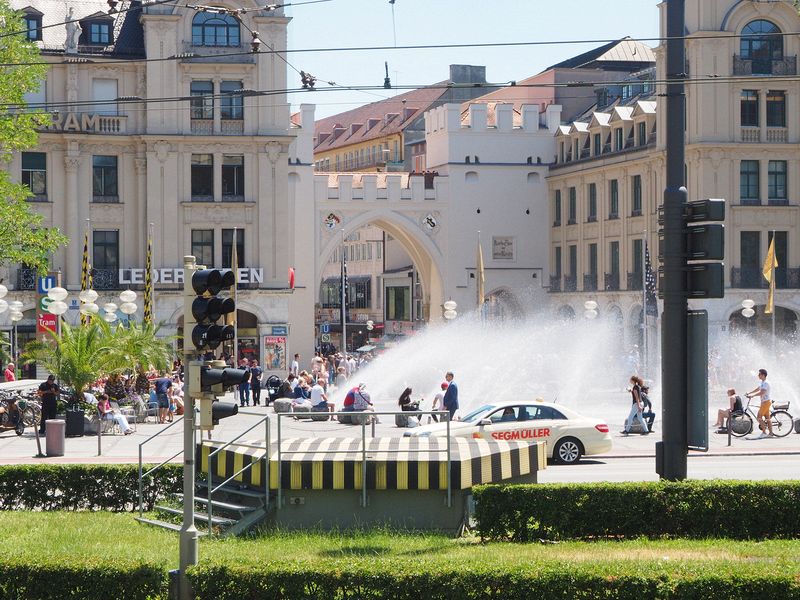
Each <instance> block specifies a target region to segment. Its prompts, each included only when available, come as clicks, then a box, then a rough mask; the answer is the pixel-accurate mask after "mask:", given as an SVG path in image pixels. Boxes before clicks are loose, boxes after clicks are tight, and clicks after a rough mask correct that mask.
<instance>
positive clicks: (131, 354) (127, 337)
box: [114, 322, 175, 371]
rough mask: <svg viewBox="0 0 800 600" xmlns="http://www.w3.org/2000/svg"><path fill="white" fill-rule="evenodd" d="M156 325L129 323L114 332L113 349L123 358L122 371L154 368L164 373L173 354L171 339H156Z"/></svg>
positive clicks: (170, 363) (157, 327)
mask: <svg viewBox="0 0 800 600" xmlns="http://www.w3.org/2000/svg"><path fill="white" fill-rule="evenodd" d="M158 330H159V326H158V325H153V324H152V323H136V322H131V323H130V324H129V325H128V327H122V326H121V325H120V326H118V327H117V328H116V330H115V331H114V347H115V350H116V352H119V353H120V354H121V355H122V356H124V358H125V367H124V370H126V371H127V370H134V369H138V368H139V367H142V368H144V369H147V368H149V367H154V368H156V369H157V370H159V371H164V370H166V369H168V368H169V367H171V366H172V358H173V356H174V354H175V352H174V350H173V349H172V339H173V338H171V337H158Z"/></svg>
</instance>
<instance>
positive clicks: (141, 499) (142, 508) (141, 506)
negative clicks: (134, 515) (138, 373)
mask: <svg viewBox="0 0 800 600" xmlns="http://www.w3.org/2000/svg"><path fill="white" fill-rule="evenodd" d="M146 414H147V413H145V415H146ZM145 420H147V417H145ZM143 494H144V483H143V481H142V445H141V444H139V518H140V519H141V518H142V516H144V507H143V504H144V499H143V498H142V495H143Z"/></svg>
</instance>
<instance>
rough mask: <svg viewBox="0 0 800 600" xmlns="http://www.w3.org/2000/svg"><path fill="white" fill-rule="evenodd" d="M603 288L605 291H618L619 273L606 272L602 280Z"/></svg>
mask: <svg viewBox="0 0 800 600" xmlns="http://www.w3.org/2000/svg"><path fill="white" fill-rule="evenodd" d="M603 284H604V285H603V289H605V291H607V292H618V291H619V273H606V274H605V278H604V281H603Z"/></svg>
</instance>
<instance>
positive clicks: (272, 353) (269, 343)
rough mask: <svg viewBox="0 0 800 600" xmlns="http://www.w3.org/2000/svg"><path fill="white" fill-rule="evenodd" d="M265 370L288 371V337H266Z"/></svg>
mask: <svg viewBox="0 0 800 600" xmlns="http://www.w3.org/2000/svg"><path fill="white" fill-rule="evenodd" d="M264 370H270V371H285V370H286V336H283V335H267V336H264Z"/></svg>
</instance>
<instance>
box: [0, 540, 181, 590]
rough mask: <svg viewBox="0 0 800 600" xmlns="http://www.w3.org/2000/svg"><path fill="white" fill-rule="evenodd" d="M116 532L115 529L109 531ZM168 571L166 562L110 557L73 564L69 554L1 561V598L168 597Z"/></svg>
mask: <svg viewBox="0 0 800 600" xmlns="http://www.w3.org/2000/svg"><path fill="white" fill-rule="evenodd" d="M109 535H113V532H109ZM167 592H168V585H167V573H166V570H165V568H164V566H163V565H150V564H141V563H135V562H128V561H127V560H126V559H125V558H122V557H116V556H115V557H111V556H110V557H108V559H106V560H97V561H95V562H91V563H87V562H86V561H81V562H80V563H79V564H70V561H69V560H68V557H65V558H64V559H62V560H61V561H60V562H58V561H57V560H55V559H47V558H45V557H42V560H36V561H29V562H18V561H16V560H15V559H14V557H4V558H3V560H2V561H0V597H2V598H15V599H16V598H20V599H21V598H25V599H26V600H28V599H36V600H63V599H65V598H75V599H76V600H77V599H80V600H109V599H111V598H113V599H114V600H148V599H150V600H154V599H158V598H164V599H166V598H167Z"/></svg>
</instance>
